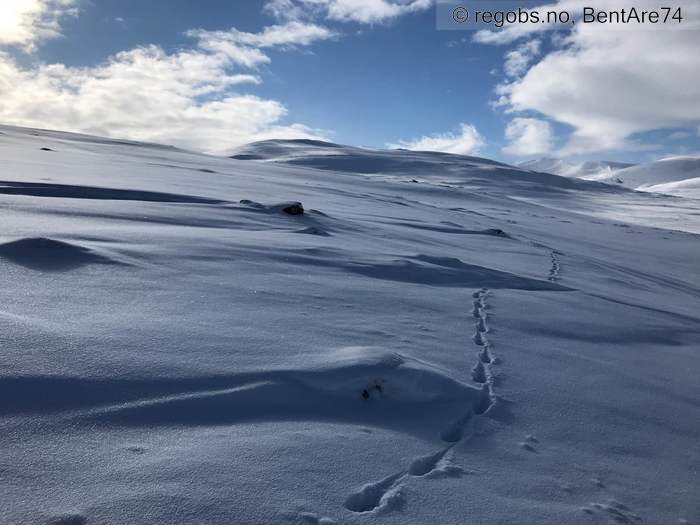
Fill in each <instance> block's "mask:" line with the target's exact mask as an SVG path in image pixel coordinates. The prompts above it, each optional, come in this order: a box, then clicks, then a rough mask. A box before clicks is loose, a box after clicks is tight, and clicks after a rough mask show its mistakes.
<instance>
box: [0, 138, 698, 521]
mask: <svg viewBox="0 0 700 525" xmlns="http://www.w3.org/2000/svg"><path fill="white" fill-rule="evenodd" d="M235 154H236V155H237V156H238V158H234V159H231V158H219V157H212V156H207V155H202V154H197V153H193V152H188V151H183V150H178V149H175V148H168V147H163V146H158V145H151V144H140V143H133V142H127V141H118V140H110V139H102V138H98V137H89V136H85V135H73V134H69V133H60V132H49V131H43V130H30V129H22V128H13V127H8V126H0V158H1V159H2V167H1V168H0V206H1V207H2V232H0V276H2V286H1V287H0V304H1V305H2V306H0V397H1V398H2V403H0V449H2V451H3V455H2V461H1V464H0V471H1V475H0V501H1V503H2V504H1V505H0V523H53V524H63V525H65V524H92V523H133V524H146V523H148V524H170V523H187V524H201V523H207V524H222V525H223V524H227V525H228V524H230V523H251V524H270V523H275V524H277V523H290V524H297V523H300V524H302V523H312V524H313V523H317V524H326V525H327V524H331V523H337V524H346V523H348V524H370V523H381V524H387V525H392V524H406V523H411V524H414V523H415V524H422V523H426V524H427V523H441V524H463V523H484V524H522V523H533V524H534V523H538V524H540V523H542V524H555V523H556V524H561V523H566V524H574V525H576V524H582V525H583V524H585V525H590V524H591V523H600V524H603V523H613V522H616V523H639V522H641V523H650V524H652V523H653V524H656V523H679V522H681V523H697V522H698V521H699V520H700V514H699V510H698V505H697V486H698V485H697V482H698V471H700V455H699V454H698V447H697V440H698V435H700V404H699V403H698V399H700V383H699V382H698V381H697V377H698V374H699V373H700V354H699V353H698V348H700V315H699V314H698V312H700V308H699V306H700V271H699V267H698V264H697V261H698V257H700V243H699V242H698V239H699V238H698V233H700V217H699V216H698V215H697V209H696V208H695V207H694V206H692V205H689V204H687V202H689V201H686V200H685V199H679V198H676V197H671V196H665V195H658V194H646V193H639V192H633V191H629V190H628V189H626V188H621V187H618V186H613V185H606V184H600V183H596V182H589V181H579V180H573V179H568V178H564V177H558V176H555V175H548V174H544V173H537V172H533V171H529V170H526V169H522V168H518V167H513V166H507V165H504V164H501V163H497V162H494V161H489V160H487V159H478V158H472V157H461V156H455V155H446V154H437V153H428V152H409V151H401V150H394V151H382V150H371V149H363V148H353V147H348V146H340V145H332V144H327V143H318V142H309V141H265V142H263V143H256V144H252V145H249V146H248V147H246V148H242V149H241V150H239V151H237V152H236V153H235ZM302 211H303V213H302ZM693 232H695V233H693ZM681 520H685V521H681Z"/></svg>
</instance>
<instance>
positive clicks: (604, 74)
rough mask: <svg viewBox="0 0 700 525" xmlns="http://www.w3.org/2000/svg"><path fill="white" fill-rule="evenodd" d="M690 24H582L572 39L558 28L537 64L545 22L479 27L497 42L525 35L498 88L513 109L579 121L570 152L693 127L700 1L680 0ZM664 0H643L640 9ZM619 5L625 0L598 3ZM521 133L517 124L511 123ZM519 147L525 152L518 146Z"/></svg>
mask: <svg viewBox="0 0 700 525" xmlns="http://www.w3.org/2000/svg"><path fill="white" fill-rule="evenodd" d="M587 3H588V2H585V1H583V0H560V1H559V2H557V3H556V5H555V4H550V5H549V6H547V7H542V8H540V9H542V10H544V9H553V8H555V7H556V8H558V9H563V8H567V9H570V10H575V9H577V8H581V7H582V6H583V5H584V4H587ZM676 3H677V4H680V5H681V6H682V9H683V16H684V17H685V20H684V21H683V24H684V25H682V26H667V27H665V28H661V27H656V28H650V27H649V26H644V27H638V26H634V25H628V26H620V25H617V26H609V25H607V26H606V25H598V24H578V25H577V26H576V27H575V29H573V30H572V31H571V33H570V34H569V35H568V36H566V37H565V38H563V39H562V38H561V36H559V35H557V34H554V33H548V35H553V36H554V38H553V39H552V40H553V47H554V49H553V50H551V51H550V52H549V53H547V54H546V55H545V56H543V57H542V58H541V59H540V60H539V61H535V62H534V64H533V65H530V63H531V62H532V60H533V58H534V55H535V54H536V53H533V52H532V49H533V48H538V47H539V44H533V42H534V41H536V40H532V39H533V38H534V39H540V38H542V37H543V36H544V34H543V33H542V28H541V27H539V26H538V25H518V26H514V27H511V28H509V29H506V30H503V31H499V32H487V31H486V32H485V31H482V32H479V33H477V35H476V37H475V39H476V40H477V41H478V42H482V43H490V44H508V43H512V42H516V41H520V42H523V41H525V43H524V44H520V46H519V47H518V49H516V50H515V51H512V52H510V53H508V54H507V55H506V60H505V70H506V73H507V75H508V76H510V77H512V78H511V79H510V80H506V81H504V82H503V83H502V84H500V85H499V86H498V87H497V94H498V95H499V97H500V98H499V101H498V104H499V105H500V106H502V107H504V108H505V110H506V111H507V112H510V113H517V112H528V113H531V112H533V111H535V112H538V113H539V114H541V115H543V116H546V117H548V118H550V119H552V120H556V121H558V122H562V123H565V124H568V125H570V126H572V127H573V130H574V131H573V133H572V135H571V137H570V138H569V140H568V143H567V144H566V145H565V146H564V149H563V151H562V153H564V154H574V153H585V152H590V151H600V150H610V149H624V148H627V147H630V143H629V139H630V137H631V136H632V135H634V134H635V133H640V132H644V131H649V130H654V129H659V128H693V127H697V126H698V124H699V123H700V104H698V100H700V67H698V49H700V27H699V26H698V20H700V2H697V0H680V1H679V2H676ZM656 4H658V2H655V1H652V0H638V1H637V2H636V3H635V5H636V6H637V7H638V8H639V9H643V8H644V7H645V6H647V7H649V6H654V5H656ZM595 5H596V7H598V8H600V9H605V8H607V9H614V8H619V7H620V4H619V2H617V0H601V1H599V2H596V4H595ZM511 131H512V132H513V133H515V132H516V131H517V130H516V128H512V130H511ZM511 151H519V146H517V145H515V146H514V147H513V148H511Z"/></svg>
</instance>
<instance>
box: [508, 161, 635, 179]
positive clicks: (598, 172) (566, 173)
mask: <svg viewBox="0 0 700 525" xmlns="http://www.w3.org/2000/svg"><path fill="white" fill-rule="evenodd" d="M518 166H519V167H521V168H524V169H528V170H532V171H543V172H545V173H553V174H554V175H561V176H562V177H574V178H578V179H590V180H598V179H608V178H612V176H613V174H614V173H615V172H616V171H619V170H621V169H625V168H629V167H632V166H634V165H633V164H629V163H625V162H614V161H609V160H588V161H583V162H574V161H570V160H565V159H559V158H552V157H544V158H541V159H533V160H528V161H525V162H521V163H520V164H518Z"/></svg>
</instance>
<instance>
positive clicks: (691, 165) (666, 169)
mask: <svg viewBox="0 0 700 525" xmlns="http://www.w3.org/2000/svg"><path fill="white" fill-rule="evenodd" d="M615 177H616V178H617V179H619V180H620V181H621V184H623V185H624V186H627V187H629V188H635V189H640V190H643V191H647V188H648V187H650V186H655V185H657V184H666V183H669V182H680V181H683V180H688V179H693V178H697V177H700V155H695V156H679V157H667V158H665V159H660V160H657V161H654V162H649V163H647V164H640V165H639V166H633V167H631V168H626V169H624V170H620V171H618V172H616V174H615ZM601 180H603V181H604V182H607V179H601Z"/></svg>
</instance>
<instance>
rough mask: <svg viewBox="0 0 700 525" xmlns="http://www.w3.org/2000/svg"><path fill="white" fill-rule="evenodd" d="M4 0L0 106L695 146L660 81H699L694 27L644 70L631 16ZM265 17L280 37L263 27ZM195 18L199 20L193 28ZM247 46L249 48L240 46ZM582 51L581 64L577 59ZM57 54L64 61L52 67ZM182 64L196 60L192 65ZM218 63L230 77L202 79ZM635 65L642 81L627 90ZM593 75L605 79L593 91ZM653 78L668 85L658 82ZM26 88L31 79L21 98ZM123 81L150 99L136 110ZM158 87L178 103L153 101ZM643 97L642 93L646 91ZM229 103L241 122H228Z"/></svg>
mask: <svg viewBox="0 0 700 525" xmlns="http://www.w3.org/2000/svg"><path fill="white" fill-rule="evenodd" d="M6 1H9V2H10V3H13V2H14V4H16V9H17V10H19V11H18V12H19V15H20V16H18V17H17V18H18V20H19V22H18V23H21V24H23V26H22V27H23V29H22V31H23V32H22V31H19V32H18V31H17V30H15V33H12V28H10V29H9V30H8V28H5V31H6V36H5V37H4V41H3V36H2V31H3V28H2V27H1V26H0V49H2V53H3V54H0V57H3V58H2V60H3V62H4V69H3V68H2V67H3V63H0V89H2V86H3V85H5V86H6V87H5V90H8V89H14V90H15V94H14V95H15V96H11V97H9V99H10V100H9V101H8V102H7V103H6V107H2V106H0V121H3V122H5V123H15V124H19V125H34V126H42V125H43V126H44V127H59V128H61V129H68V130H73V131H87V132H95V133H99V134H112V135H121V136H129V137H130V138H136V139H142V140H154V141H158V142H168V143H174V144H176V145H180V146H185V147H192V148H194V149H200V150H207V151H213V152H223V151H225V150H227V149H230V148H231V147H233V146H235V145H237V144H240V143H241V142H245V141H247V139H250V140H255V139H260V138H270V137H272V136H277V135H279V136H306V135H309V136H315V137H322V138H327V139H329V140H333V141H336V142H340V143H348V144H355V145H367V146H378V147H385V146H387V145H392V146H404V147H419V148H427V149H442V150H446V151H452V152H456V153H472V154H479V155H482V156H487V157H492V158H503V159H506V160H519V159H524V158H532V157H537V156H546V155H552V154H562V153H563V154H565V155H573V156H578V157H584V158H606V159H611V160H632V161H642V160H648V159H653V158H658V157H660V156H663V155H667V154H677V153H683V152H693V151H698V150H700V147H698V126H699V125H700V114H697V113H698V111H697V110H696V109H695V108H689V111H686V112H684V111H683V110H682V106H683V104H686V105H688V104H689V102H694V103H695V106H698V107H700V104H698V94H699V92H698V90H697V87H692V86H690V85H687V86H686V87H684V88H683V89H678V88H674V87H673V85H672V84H673V82H675V81H679V80H680V81H685V82H688V83H690V82H693V81H698V82H697V84H700V78H696V76H697V74H695V76H693V73H692V71H691V70H692V69H693V66H698V65H700V64H698V63H697V60H698V59H697V57H696V56H695V54H692V55H691V54H690V53H689V52H688V50H689V49H691V48H692V47H693V46H695V48H696V49H697V45H698V44H700V41H699V40H698V39H697V37H695V36H694V33H696V32H693V31H687V32H686V31H684V32H674V33H671V32H665V33H663V34H662V35H661V36H660V37H658V38H661V39H663V40H664V41H663V43H664V44H666V45H668V46H670V49H669V50H668V52H669V53H672V54H674V55H673V56H675V57H676V58H678V57H680V58H681V60H680V61H678V62H679V63H678V65H677V67H678V68H679V70H680V72H679V74H676V75H675V78H674V81H671V79H670V78H669V76H668V74H669V72H668V71H665V72H663V73H664V74H663V75H661V73H659V74H658V75H655V74H654V73H653V72H652V73H647V72H645V64H643V63H642V64H637V65H634V64H632V65H629V64H627V63H626V62H625V60H629V59H630V57H629V56H627V57H626V55H625V54H629V53H630V49H634V45H636V44H638V43H640V42H644V41H645V40H648V38H647V34H644V33H642V32H640V33H639V34H635V35H632V36H631V37H630V36H627V35H625V37H624V39H619V40H617V41H616V39H614V38H610V37H609V34H610V33H611V32H610V31H609V30H608V33H606V35H604V38H599V39H598V40H600V41H601V44H600V47H597V46H598V44H596V43H595V42H596V40H595V39H594V38H593V37H595V36H596V35H593V36H591V35H588V34H585V33H583V34H581V35H574V37H570V38H571V39H572V41H569V42H563V43H562V41H563V38H564V36H562V35H558V36H555V32H553V31H547V32H533V33H531V34H526V35H525V36H521V37H517V38H513V37H510V36H508V32H507V31H503V32H500V33H499V34H498V35H496V36H495V37H493V38H490V39H489V38H483V37H482V38H479V36H478V35H477V33H476V32H474V31H438V30H436V20H435V11H434V6H432V2H431V1H430V0H268V1H257V2H256V1H246V2H231V1H230V0H228V1H226V0H207V1H206V2H193V1H188V0H152V1H149V2H143V1H136V0H100V1H96V0H93V1H91V2H88V1H82V0H6ZM561 1H564V0H561ZM567 1H569V2H571V1H572V0H567ZM602 1H606V0H602ZM0 9H2V8H0ZM22 9H24V11H22ZM32 24H33V25H32ZM290 24H291V25H290ZM37 27H38V28H39V29H36V28H37ZM266 28H267V30H266ZM270 28H277V29H276V31H277V33H279V34H281V35H282V37H277V38H273V37H272V36H271V35H272V34H271V33H269V31H270ZM40 30H41V31H40ZM192 30H203V31H200V33H198V36H194V35H193V34H192V33H191V31H192ZM8 31H9V33H8ZM266 31H268V33H266ZM188 32H189V34H188ZM297 33H298V34H297ZM18 34H19V36H17V35H18ZM8 35H9V36H8ZM232 35H233V36H232ZM251 35H253V36H251ZM255 35H257V36H255ZM260 35H267V36H265V37H261V36H260ZM678 35H680V36H678ZM553 37H554V39H553ZM655 38H657V37H655ZM576 39H577V40H576ZM477 40H480V41H477ZM487 40H491V42H488V43H486V42H485V41H487ZM223 45H229V46H230V45H233V46H234V47H235V49H234V50H233V51H231V50H230V49H228V48H227V50H226V51H224V52H223V53H224V54H225V55H226V58H225V59H221V60H219V61H218V62H217V61H216V60H215V59H214V58H212V57H214V56H219V55H221V53H222V51H221V50H222V46H223ZM148 46H151V47H148ZM152 46H157V47H156V48H153V47H152ZM605 46H607V48H608V49H607V51H608V52H610V53H613V54H615V53H617V54H618V55H615V56H618V59H617V60H613V64H612V66H611V64H608V63H600V62H596V60H597V59H596V56H597V55H600V54H601V51H603V52H604V51H606V48H605ZM142 49H148V50H149V51H147V52H145V53H141V52H140V51H138V50H142ZM241 49H243V50H244V51H245V52H246V53H249V54H250V53H253V54H256V56H257V58H255V59H253V60H252V63H246V64H243V62H242V60H243V59H242V58H240V57H239V51H240V50H241ZM641 52H642V53H644V50H642V51H641ZM120 53H122V54H123V53H127V54H128V53H131V55H128V56H121V57H120V55H119V54H120ZM183 53H185V55H184V56H183V55H182V54H183ZM261 56H262V57H263V58H261ZM115 57H116V58H115ZM173 57H179V58H178V59H177V60H178V61H179V62H178V64H173V63H172V62H173ZM646 58H647V59H648V60H650V62H652V63H653V62H654V61H655V60H656V57H654V56H647V57H646ZM192 60H196V61H197V64H198V66H197V68H192V67H190V65H189V64H190V62H191V61H192ZM579 61H580V62H582V63H583V64H584V66H585V67H580V68H579V69H576V67H574V66H572V64H576V63H578V62H579ZM615 63H617V64H615ZM52 64H61V65H62V66H61V67H62V69H61V71H58V72H57V71H56V70H55V66H51V65H52ZM615 65H617V69H616V70H613V69H611V68H612V67H615ZM161 66H163V67H167V68H168V69H167V72H166V73H164V74H163V75H162V76H158V74H157V73H153V74H152V75H147V76H146V77H144V76H143V75H142V74H141V72H139V71H136V70H137V68H138V67H142V68H143V69H144V70H145V71H152V72H156V71H159V68H160V67H161ZM52 67H53V69H52ZM198 68H201V74H200V69H198ZM596 68H597V69H596ZM630 68H631V69H630ZM620 69H622V70H623V71H619V70H620ZM647 69H648V68H647ZM189 72H194V73H193V75H198V74H200V76H199V77H198V78H194V79H193V78H189V76H188V75H189ZM671 73H674V72H673V71H672V72H671ZM226 75H240V78H238V77H236V79H234V80H230V81H228V82H227V84H226V85H225V86H216V87H211V86H210V87H208V88H206V89H201V86H200V85H199V84H200V83H201V82H209V81H212V82H216V79H217V78H219V79H220V78H222V77H224V76H226ZM617 75H619V80H618V76H617ZM645 75H646V76H645ZM3 76H4V77H5V78H4V79H3ZM154 76H155V77H157V78H155V79H154ZM207 76H210V77H211V78H206V77H207ZM577 76H580V77H581V78H580V80H576V79H577ZM183 77H187V78H184V79H183ZM569 77H571V79H572V80H571V82H566V81H565V79H566V78H569ZM630 77H634V81H635V82H634V83H633V84H632V85H633V86H634V90H635V93H636V94H635V95H634V96H632V97H631V98H633V99H634V100H632V101H629V103H627V101H628V99H629V98H630V93H629V87H630V84H629V78H630ZM76 79H77V80H76ZM552 79H558V80H557V81H555V82H552ZM591 79H592V80H591ZM3 80H4V81H5V82H4V83H3ZM601 81H602V83H603V84H607V88H606V91H605V92H603V93H599V92H596V89H597V85H599V84H600V83H601ZM659 82H661V83H662V84H663V83H666V84H668V89H664V86H663V85H662V86H661V89H659V87H658V84H659ZM188 83H189V84H188ZM557 83H558V84H557ZM550 84H554V85H550ZM578 84H581V85H582V87H581V89H582V91H581V92H580V93H578V92H575V90H576V89H577V85H578ZM697 84H696V86H697ZM618 85H619V87H620V89H619V93H617V92H615V89H614V88H615V86H618ZM182 86H187V87H186V88H182ZM610 86H612V87H613V89H612V92H611V90H610V89H609V88H610ZM649 86H651V87H649ZM183 89H185V91H186V92H184V91H183ZM20 90H21V91H22V92H27V91H29V92H30V93H29V95H31V91H33V90H35V91H36V94H35V96H34V97H32V96H29V95H28V96H27V97H24V98H22V97H19V96H17V92H19V91H20ZM572 90H574V91H572ZM625 90H627V91H625ZM134 91H137V92H138V98H139V100H140V101H141V102H140V103H141V104H142V105H143V108H144V110H143V114H144V118H143V121H140V122H135V119H136V115H137V114H139V113H140V111H139V101H137V100H134V99H133V97H132V95H130V93H132V92H134ZM149 91H152V93H153V99H154V100H150V99H148V93H149ZM659 93H661V96H662V98H663V99H662V100H659ZM170 96H172V97H173V105H172V109H169V108H168V107H167V106H166V105H165V104H164V103H163V101H165V100H167V99H168V97H170ZM232 97H238V98H236V100H232V99H231V98H232ZM246 97H249V98H246ZM250 97H252V98H250ZM601 97H603V98H601ZM644 97H647V98H646V101H647V102H646V103H647V105H648V106H649V107H652V106H653V108H654V109H653V110H649V109H648V108H645V107H644V102H645V98H644ZM32 99H34V102H32ZM155 99H157V100H155ZM608 99H610V100H609V101H608ZM666 99H668V100H666ZM37 100H39V101H40V102H41V103H42V104H44V105H46V104H51V103H52V102H53V101H54V100H55V101H56V103H57V108H58V109H57V110H56V111H55V112H51V115H47V113H49V112H47V111H46V110H45V109H41V108H39V109H38V108H37V107H35V106H32V104H37ZM222 100H229V102H227V104H229V106H227V107H222V104H221V103H219V101H222ZM597 101H601V102H602V103H601V104H600V105H601V108H600V109H599V111H600V114H599V115H596V105H597V104H598V102H597ZM61 104H65V107H62V106H61ZM100 105H102V106H101V107H100ZM577 105H579V106H580V107H577ZM106 108H114V110H113V111H112V112H111V113H110V111H108V110H107V109H106ZM684 113H685V114H684ZM161 117H163V118H166V119H167V120H166V121H163V120H162V118H161ZM42 118H43V119H44V120H42ZM596 118H597V120H596ZM136 120H138V119H136ZM236 121H238V122H242V123H243V124H241V125H240V126H238V127H236V126H235V122H236ZM110 124H111V127H110ZM159 127H160V129H158V128H159ZM164 128H167V129H170V130H173V131H172V133H173V134H172V135H171V134H169V133H168V132H167V129H164ZM199 130H201V131H202V132H201V133H199V134H198V131H199ZM177 131H179V132H180V134H179V135H178V136H175V135H174V133H176V132H177Z"/></svg>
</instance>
